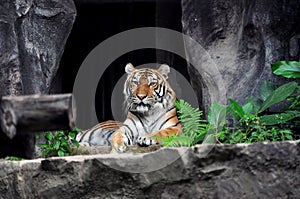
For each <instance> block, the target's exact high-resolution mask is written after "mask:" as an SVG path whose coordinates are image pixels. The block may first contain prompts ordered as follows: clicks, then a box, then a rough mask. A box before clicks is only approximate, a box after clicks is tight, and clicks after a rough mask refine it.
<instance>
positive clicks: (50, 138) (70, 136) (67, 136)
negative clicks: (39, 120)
mask: <svg viewBox="0 0 300 199" xmlns="http://www.w3.org/2000/svg"><path fill="white" fill-rule="evenodd" d="M78 131H79V129H77V128H75V129H74V130H73V131H57V132H56V133H55V134H52V132H46V133H45V139H46V143H44V144H39V146H40V147H42V149H43V152H42V157H52V156H67V155H70V154H71V152H72V151H71V149H72V146H75V147H78V146H79V144H78V142H77V141H76V140H75V138H76V135H77V133H78Z"/></svg>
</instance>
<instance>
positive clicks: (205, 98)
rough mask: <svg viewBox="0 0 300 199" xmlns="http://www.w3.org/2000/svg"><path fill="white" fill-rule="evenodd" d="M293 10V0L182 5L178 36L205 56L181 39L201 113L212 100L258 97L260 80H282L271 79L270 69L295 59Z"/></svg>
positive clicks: (299, 17) (298, 17)
mask: <svg viewBox="0 0 300 199" xmlns="http://www.w3.org/2000/svg"><path fill="white" fill-rule="evenodd" d="M299 7H300V1H298V0H291V1H281V0H275V1H274V0H264V1H252V0H242V1H226V0H212V1H205V0H198V1H193V0H182V25H183V33H184V34H186V35H187V36H189V37H190V38H191V39H192V40H195V41H196V42H197V43H198V44H199V45H200V46H202V47H203V49H204V50H205V51H206V52H205V53H203V52H204V51H203V49H201V48H199V47H198V48H197V46H196V47H195V45H194V43H193V42H192V41H191V39H187V38H184V40H185V41H184V42H185V50H186V55H187V59H188V60H189V62H190V65H189V66H188V71H189V74H190V76H191V81H192V84H193V86H194V89H195V91H196V92H197V95H198V98H199V102H200V104H201V106H202V107H203V108H204V110H205V111H206V112H207V110H208V107H209V105H210V104H211V103H212V102H214V101H218V102H220V103H223V104H225V103H227V100H226V99H227V98H233V99H235V100H237V101H238V102H240V103H243V100H244V98H245V97H249V96H256V97H258V96H259V88H260V85H261V84H262V82H263V81H264V80H271V81H273V82H274V83H275V84H276V85H277V86H278V85H281V84H283V83H285V82H286V81H288V80H286V79H284V78H281V77H276V76H274V75H273V74H272V72H271V67H270V64H272V63H275V62H277V61H280V60H299V58H300V56H299V55H300V54H299V38H300V9H299ZM206 53H208V55H209V56H207V54H206ZM289 81H290V80H289Z"/></svg>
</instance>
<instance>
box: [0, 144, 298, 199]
mask: <svg viewBox="0 0 300 199" xmlns="http://www.w3.org/2000/svg"><path fill="white" fill-rule="evenodd" d="M203 147H204V146H201V145H198V146H196V147H193V148H163V149H160V150H157V151H155V152H151V153H145V154H138V155H134V154H99V155H92V156H73V157H66V158H50V159H37V160H31V161H21V162H11V161H2V162H0V167H1V172H0V198H299V197H300V193H299V189H300V166H299V165H300V142H299V141H297V142H282V143H280V142H279V143H257V144H250V145H245V144H239V145H215V146H214V147H213V148H210V149H211V151H210V152H209V153H207V152H208V151H206V150H204V148H203Z"/></svg>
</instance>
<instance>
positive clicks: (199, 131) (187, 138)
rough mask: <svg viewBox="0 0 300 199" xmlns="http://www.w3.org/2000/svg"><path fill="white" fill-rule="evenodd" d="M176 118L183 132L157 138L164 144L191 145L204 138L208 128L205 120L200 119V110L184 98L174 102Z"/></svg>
mask: <svg viewBox="0 0 300 199" xmlns="http://www.w3.org/2000/svg"><path fill="white" fill-rule="evenodd" d="M174 105H175V107H176V109H177V114H178V119H179V121H180V123H181V125H182V129H183V133H182V134H179V135H177V136H175V135H173V136H170V137H168V138H159V139H161V140H162V142H163V145H164V146H174V147H176V146H193V145H195V144H197V143H199V142H201V141H203V140H204V137H205V135H206V133H207V130H208V124H207V122H206V120H201V117H202V114H203V113H202V111H200V110H199V108H193V107H192V106H191V105H190V104H189V103H187V102H185V101H184V100H179V101H176V102H175V103H174Z"/></svg>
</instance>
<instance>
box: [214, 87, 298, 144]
mask: <svg viewBox="0 0 300 199" xmlns="http://www.w3.org/2000/svg"><path fill="white" fill-rule="evenodd" d="M296 87H297V83H295V82H290V83H287V84H284V85H282V86H280V87H279V88H277V89H275V86H274V85H273V84H272V83H271V82H264V83H263V84H262V86H261V88H260V98H253V97H252V98H247V99H246V100H245V103H246V104H245V105H240V104H239V103H237V102H236V101H234V100H233V99H229V102H230V104H229V106H228V108H227V110H228V112H229V113H230V114H231V115H232V117H233V118H234V119H235V121H237V122H238V125H236V126H235V127H233V128H231V129H230V128H229V130H227V131H221V132H219V133H218V134H217V137H219V138H220V140H221V142H223V143H252V142H259V141H279V140H291V139H293V137H292V131H291V130H289V129H281V128H280V127H279V126H278V125H279V124H283V123H286V122H287V121H290V120H292V119H294V118H296V117H299V116H300V113H298V112H295V111H285V112H283V113H274V114H270V113H269V111H268V109H269V108H270V107H271V106H273V105H275V104H277V103H280V102H283V101H285V100H286V99H287V98H288V97H289V96H290V95H291V94H292V93H293V92H294V90H295V89H296Z"/></svg>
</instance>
